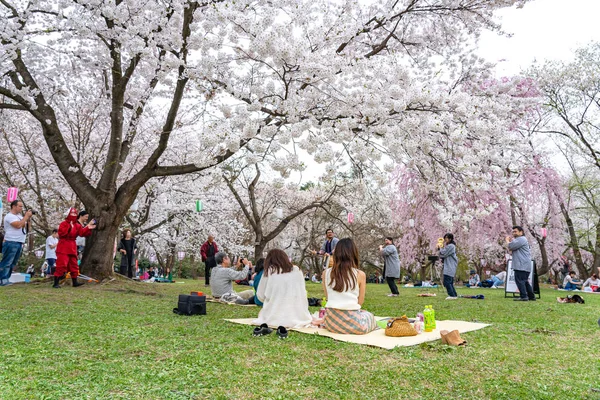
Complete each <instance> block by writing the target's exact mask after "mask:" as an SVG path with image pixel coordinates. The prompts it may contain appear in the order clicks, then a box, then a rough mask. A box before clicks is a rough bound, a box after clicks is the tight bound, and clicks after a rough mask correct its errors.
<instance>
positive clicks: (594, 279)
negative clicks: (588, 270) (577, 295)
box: [581, 274, 600, 290]
mask: <svg viewBox="0 0 600 400" xmlns="http://www.w3.org/2000/svg"><path fill="white" fill-rule="evenodd" d="M587 286H589V287H590V288H591V290H594V289H595V288H597V287H599V286H600V279H598V275H596V274H593V275H592V276H591V277H589V278H587V280H586V281H585V282H583V286H582V287H581V289H585V288H586V287H587ZM592 286H595V288H594V287H592Z"/></svg>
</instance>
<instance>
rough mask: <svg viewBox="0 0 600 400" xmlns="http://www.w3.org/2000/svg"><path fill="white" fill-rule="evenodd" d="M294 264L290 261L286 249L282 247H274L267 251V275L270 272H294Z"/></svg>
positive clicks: (265, 273)
mask: <svg viewBox="0 0 600 400" xmlns="http://www.w3.org/2000/svg"><path fill="white" fill-rule="evenodd" d="M293 269H294V266H293V265H292V263H291V262H290V259H289V257H288V255H287V254H285V251H283V250H280V249H273V250H271V251H269V252H268V253H267V258H266V259H265V272H264V273H263V274H264V275H265V276H269V275H270V274H287V273H288V272H292V270H293Z"/></svg>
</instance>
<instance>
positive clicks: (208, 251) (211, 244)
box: [200, 235, 219, 286]
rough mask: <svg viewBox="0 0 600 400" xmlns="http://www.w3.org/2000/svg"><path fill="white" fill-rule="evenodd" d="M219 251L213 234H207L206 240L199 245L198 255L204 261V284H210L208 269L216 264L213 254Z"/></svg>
mask: <svg viewBox="0 0 600 400" xmlns="http://www.w3.org/2000/svg"><path fill="white" fill-rule="evenodd" d="M218 252H219V248H218V247H217V243H216V242H215V238H214V237H213V235H208V240H207V241H206V242H204V244H203V245H202V247H200V255H201V256H202V261H203V262H204V284H205V286H208V285H209V284H210V270H211V269H213V268H214V267H216V266H217V263H216V262H215V254H217V253H218Z"/></svg>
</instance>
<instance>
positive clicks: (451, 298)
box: [446, 296, 458, 300]
mask: <svg viewBox="0 0 600 400" xmlns="http://www.w3.org/2000/svg"><path fill="white" fill-rule="evenodd" d="M456 299H458V297H452V296H448V297H446V300H456Z"/></svg>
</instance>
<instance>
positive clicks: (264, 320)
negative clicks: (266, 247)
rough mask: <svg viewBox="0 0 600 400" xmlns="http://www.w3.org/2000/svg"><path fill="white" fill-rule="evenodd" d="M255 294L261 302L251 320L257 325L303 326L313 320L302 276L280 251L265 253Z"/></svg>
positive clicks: (274, 250)
mask: <svg viewBox="0 0 600 400" xmlns="http://www.w3.org/2000/svg"><path fill="white" fill-rule="evenodd" d="M256 297H257V298H258V300H260V301H262V303H263V308H262V309H261V310H260V313H259V314H258V319H256V320H254V322H253V323H254V324H256V325H262V324H267V325H269V326H283V327H285V328H302V327H306V326H308V325H310V323H311V322H312V317H311V315H310V312H309V311H308V299H307V296H306V286H305V283H304V275H303V274H302V271H300V269H299V268H298V267H297V266H295V265H292V263H291V262H290V260H289V258H288V256H287V254H286V253H285V252H284V251H283V250H279V249H273V250H271V251H269V253H268V254H267V258H266V259H265V269H264V272H263V277H262V278H261V280H260V283H259V284H258V289H257V291H256Z"/></svg>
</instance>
